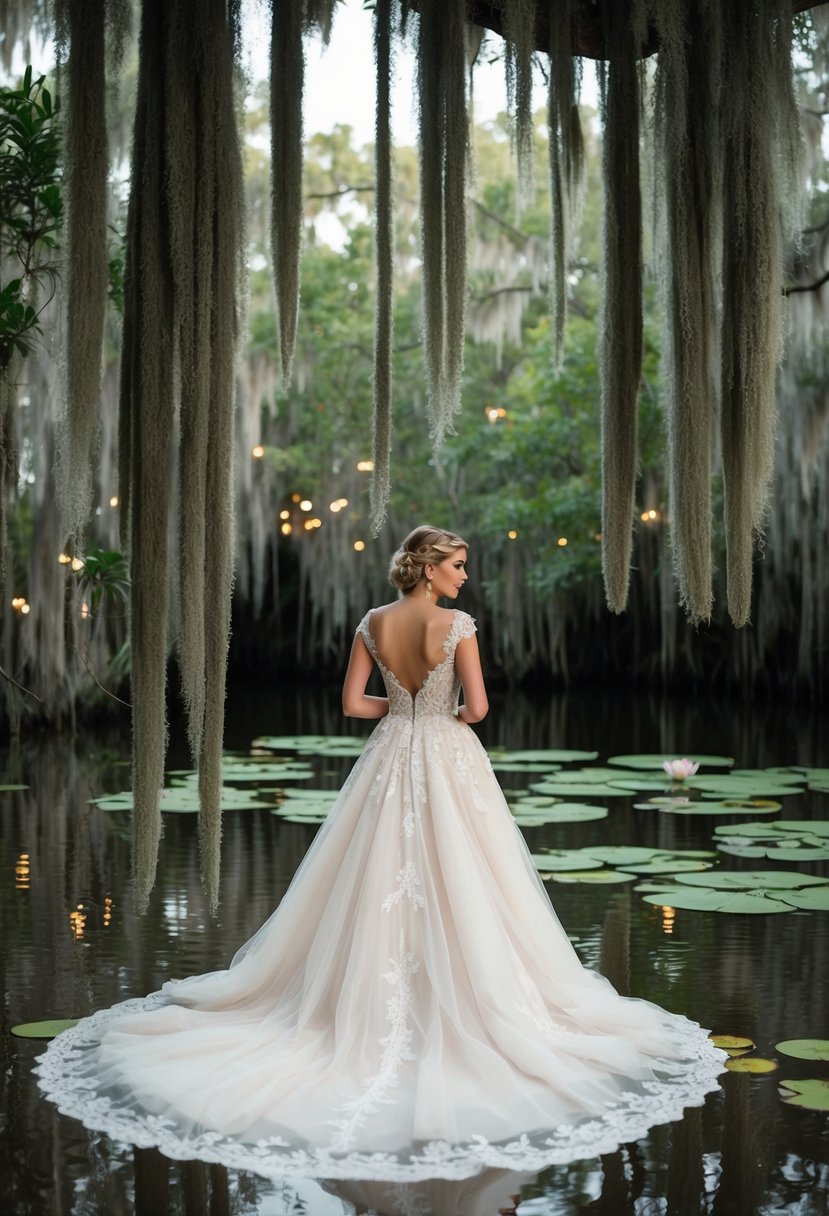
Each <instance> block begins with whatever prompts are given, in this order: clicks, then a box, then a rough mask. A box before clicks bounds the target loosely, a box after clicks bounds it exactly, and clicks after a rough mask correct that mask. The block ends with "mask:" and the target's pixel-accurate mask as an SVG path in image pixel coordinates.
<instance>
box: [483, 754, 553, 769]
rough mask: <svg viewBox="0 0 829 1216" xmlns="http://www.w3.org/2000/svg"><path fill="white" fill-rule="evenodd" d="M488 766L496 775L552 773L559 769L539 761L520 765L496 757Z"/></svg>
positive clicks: (513, 761) (516, 762) (519, 763)
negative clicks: (490, 766)
mask: <svg viewBox="0 0 829 1216" xmlns="http://www.w3.org/2000/svg"><path fill="white" fill-rule="evenodd" d="M490 764H491V765H492V767H493V769H494V770H495V771H496V772H497V773H554V772H556V770H557V769H560V768H561V765H560V764H545V763H544V762H543V761H541V760H527V761H525V762H524V763H521V762H520V761H518V760H499V759H498V758H497V757H496V758H495V759H492V760H490Z"/></svg>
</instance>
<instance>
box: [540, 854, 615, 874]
mask: <svg viewBox="0 0 829 1216" xmlns="http://www.w3.org/2000/svg"><path fill="white" fill-rule="evenodd" d="M532 858H533V865H534V866H535V867H536V869H538V870H548V871H552V870H555V871H556V872H559V871H561V870H600V869H601V868H602V863H601V862H600V861H599V860H598V859H597V858H595V857H588V856H587V855H586V854H585V853H584V852H583V850H582V849H553V850H551V851H550V852H549V853H533V855H532Z"/></svg>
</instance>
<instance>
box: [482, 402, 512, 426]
mask: <svg viewBox="0 0 829 1216" xmlns="http://www.w3.org/2000/svg"><path fill="white" fill-rule="evenodd" d="M484 413H485V414H486V416H487V418H488V419H489V421H490V422H500V420H501V419H502V418H506V416H507V411H506V410H505V409H504V407H503V406H502V405H488V406H487V407H486V409H485V410H484Z"/></svg>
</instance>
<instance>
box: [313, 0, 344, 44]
mask: <svg viewBox="0 0 829 1216" xmlns="http://www.w3.org/2000/svg"><path fill="white" fill-rule="evenodd" d="M339 3H340V0H305V21H306V27H307V28H308V29H309V30H310V29H317V30H319V34H320V38H321V39H322V44H323V46H328V43H329V40H330V38H331V27H332V25H333V24H334V12H335V10H336V8H337V5H338V4H339Z"/></svg>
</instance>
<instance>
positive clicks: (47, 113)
mask: <svg viewBox="0 0 829 1216" xmlns="http://www.w3.org/2000/svg"><path fill="white" fill-rule="evenodd" d="M45 79H46V78H45V77H44V76H40V77H38V78H37V79H34V78H33V75H32V69H31V66H29V67H27V68H26V72H25V74H24V76H23V80H22V82H21V85H20V87H19V88H17V89H11V88H0V257H1V258H2V263H3V265H4V267H8V266H13V267H14V271H13V277H12V278H11V279H9V280H8V281H7V282H6V283H5V284H0V373H2V372H3V371H4V370H5V368H6V367H8V365H9V362H10V360H11V358H12V355H13V354H14V353H15V352H18V353H19V354H20V355H23V356H25V355H28V353H29V351H30V350H31V345H32V341H33V339H34V337H35V335H36V334H37V333H39V331H40V323H39V315H40V312H41V311H42V309H43V307H44V304H43V303H42V302H39V301H38V300H37V289H38V288H39V287H40V286H41V285H42V284H44V283H47V284H48V285H49V286H50V287H53V285H54V277H55V273H56V263H55V260H54V250H55V249H56V247H57V238H58V232H59V229H60V225H61V219H62V214H63V202H62V198H61V191H60V171H59V153H60V127H59V122H58V112H59V105H58V103H57V102H56V101H55V102H53V100H52V95H51V93H50V92H49V90H48V88H47V87H46V84H45Z"/></svg>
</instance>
